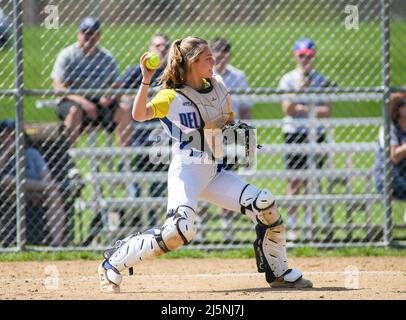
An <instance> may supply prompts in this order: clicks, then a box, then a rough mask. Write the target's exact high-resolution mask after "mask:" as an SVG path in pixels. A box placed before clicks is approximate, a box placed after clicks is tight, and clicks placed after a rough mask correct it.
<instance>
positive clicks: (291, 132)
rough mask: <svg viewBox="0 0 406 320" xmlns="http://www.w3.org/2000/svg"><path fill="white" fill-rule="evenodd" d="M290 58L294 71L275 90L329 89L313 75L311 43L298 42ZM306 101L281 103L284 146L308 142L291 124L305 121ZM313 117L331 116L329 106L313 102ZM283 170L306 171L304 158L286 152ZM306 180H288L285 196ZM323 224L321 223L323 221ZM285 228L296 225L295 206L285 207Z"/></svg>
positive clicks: (304, 129) (305, 130)
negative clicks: (292, 60)
mask: <svg viewBox="0 0 406 320" xmlns="http://www.w3.org/2000/svg"><path fill="white" fill-rule="evenodd" d="M293 55H294V59H295V61H296V63H297V67H296V69H294V70H292V71H290V72H288V73H287V74H285V75H284V76H283V77H282V78H281V80H280V83H279V88H280V89H284V90H299V89H302V88H306V87H327V86H332V85H333V84H332V82H331V81H330V80H329V79H327V78H325V77H324V76H322V75H321V74H319V73H318V72H316V71H315V70H314V69H313V61H314V59H315V57H316V46H315V44H314V42H313V41H312V40H310V39H308V38H302V39H299V40H298V41H297V42H296V43H295V45H294V48H293ZM309 107H310V106H309V104H308V102H301V101H298V100H297V99H292V100H289V98H285V99H284V100H283V101H282V109H283V113H284V115H285V117H284V124H283V128H282V131H283V133H284V136H285V143H308V142H309V137H308V136H309V126H308V125H303V124H297V123H295V120H296V119H307V118H308V117H309V111H310V109H309ZM314 107H315V116H316V118H327V117H329V116H330V113H331V103H329V102H325V101H324V102H323V101H317V102H316V103H315V106H314ZM323 141H324V128H322V127H318V128H317V142H318V143H321V142H323ZM285 161H286V168H287V169H292V170H300V169H302V170H303V169H308V168H309V163H308V156H307V155H305V154H299V153H290V154H287V155H286V158H285ZM315 162H316V167H317V168H321V167H322V165H323V157H317V158H316V161H315ZM306 186H307V181H306V180H305V179H299V178H295V179H291V180H290V181H289V182H288V190H287V194H288V195H298V194H300V191H301V189H303V188H304V189H305V190H306ZM304 220H305V221H304V222H305V225H306V226H307V227H309V226H311V224H312V217H311V213H310V214H309V213H306V215H305V217H304ZM324 222H325V221H324ZM286 226H287V229H288V230H289V229H292V228H295V227H296V226H297V207H296V206H290V207H289V208H288V217H287V224H286ZM296 238H297V234H296V233H295V232H294V231H293V230H290V231H288V233H287V239H288V240H295V239H296Z"/></svg>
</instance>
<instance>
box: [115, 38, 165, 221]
mask: <svg viewBox="0 0 406 320" xmlns="http://www.w3.org/2000/svg"><path fill="white" fill-rule="evenodd" d="M169 45H170V43H169V37H168V36H167V35H166V34H163V33H156V34H154V35H153V36H152V38H151V42H150V44H149V48H148V51H149V52H155V53H157V54H158V55H159V58H160V60H161V64H160V65H159V67H158V68H157V70H156V72H155V73H154V75H153V77H152V80H151V83H152V85H153V86H159V85H160V83H159V76H160V75H161V74H162V72H163V70H164V69H165V66H166V58H167V54H168V49H169ZM141 81H142V73H141V68H140V65H139V64H136V65H134V66H131V67H129V68H128V69H127V70H126V71H125V73H124V76H123V77H122V78H121V81H120V82H121V84H122V87H123V88H125V89H135V88H139V86H140V85H141ZM133 101H134V97H131V96H128V95H124V96H123V97H122V102H123V103H125V104H127V105H128V106H130V108H132V105H133ZM150 121H153V122H156V123H159V120H157V119H153V120H150ZM153 131H154V129H152V128H151V129H145V126H143V124H139V123H136V122H134V123H133V137H134V138H133V140H132V144H133V145H134V146H143V147H145V146H151V145H153V144H154V141H153V140H152V139H150V138H151V134H152V133H153ZM135 170H136V171H138V172H140V171H167V170H168V166H167V165H162V164H154V163H152V162H151V161H150V160H149V155H148V154H146V155H142V156H139V157H138V158H137V160H136V165H135ZM140 192H141V190H140V185H139V184H137V183H134V184H133V185H132V189H131V196H132V197H138V196H139V195H140ZM165 192H166V181H164V182H153V183H152V184H151V186H150V192H149V194H150V196H151V197H161V196H164V194H165ZM149 216H150V219H151V221H150V222H151V223H152V224H153V225H155V224H157V220H156V216H157V214H156V212H155V210H150V213H149ZM138 220H139V219H138V217H135V219H134V222H133V224H137V223H138Z"/></svg>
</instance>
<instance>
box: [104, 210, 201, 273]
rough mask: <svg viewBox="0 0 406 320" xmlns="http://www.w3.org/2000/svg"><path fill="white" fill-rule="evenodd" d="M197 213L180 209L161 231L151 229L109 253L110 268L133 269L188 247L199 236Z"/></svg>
mask: <svg viewBox="0 0 406 320" xmlns="http://www.w3.org/2000/svg"><path fill="white" fill-rule="evenodd" d="M195 219H196V214H195V212H194V210H193V209H192V208H189V207H186V206H180V207H178V208H177V209H176V210H171V211H170V212H169V213H168V218H167V219H166V221H165V224H164V226H163V227H162V229H158V228H152V229H149V230H147V231H145V232H144V233H142V234H137V235H136V236H130V237H129V238H127V239H124V240H123V241H122V243H120V244H119V246H118V248H114V249H110V252H109V250H107V251H106V253H105V258H106V260H107V263H106V264H105V265H106V267H107V268H109V266H111V267H112V269H113V270H114V271H116V272H121V271H122V270H124V269H128V268H131V267H132V266H134V265H135V264H137V263H139V262H141V261H143V260H147V259H152V258H155V257H157V256H160V255H162V254H164V253H165V252H168V251H170V250H174V249H176V248H178V247H180V246H181V245H184V244H187V243H188V242H190V241H191V240H192V238H193V236H194V235H195V233H196V229H195V226H194V222H195Z"/></svg>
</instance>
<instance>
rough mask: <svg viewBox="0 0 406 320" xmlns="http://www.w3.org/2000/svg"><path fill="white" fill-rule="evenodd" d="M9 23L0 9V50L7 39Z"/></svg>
mask: <svg viewBox="0 0 406 320" xmlns="http://www.w3.org/2000/svg"><path fill="white" fill-rule="evenodd" d="M9 27H10V26H9V22H8V18H7V15H6V14H5V13H4V11H3V9H1V8H0V48H2V47H5V46H6V45H7V42H8V38H9Z"/></svg>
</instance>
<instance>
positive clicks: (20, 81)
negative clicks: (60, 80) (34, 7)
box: [13, 0, 26, 251]
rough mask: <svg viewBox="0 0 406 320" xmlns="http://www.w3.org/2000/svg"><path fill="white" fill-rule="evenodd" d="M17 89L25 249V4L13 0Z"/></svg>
mask: <svg viewBox="0 0 406 320" xmlns="http://www.w3.org/2000/svg"><path fill="white" fill-rule="evenodd" d="M13 20H14V22H13V24H14V30H13V32H14V54H15V65H14V72H15V89H16V128H15V130H16V132H15V134H16V169H17V170H16V202H17V212H16V220H17V221H16V223H17V249H18V250H19V251H21V250H24V246H25V243H26V237H25V234H26V232H25V230H26V205H25V192H24V189H25V188H24V183H25V155H24V154H25V152H24V149H25V148H24V146H25V141H24V92H23V87H24V73H23V72H24V69H23V61H24V59H23V4H22V1H20V0H13Z"/></svg>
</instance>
